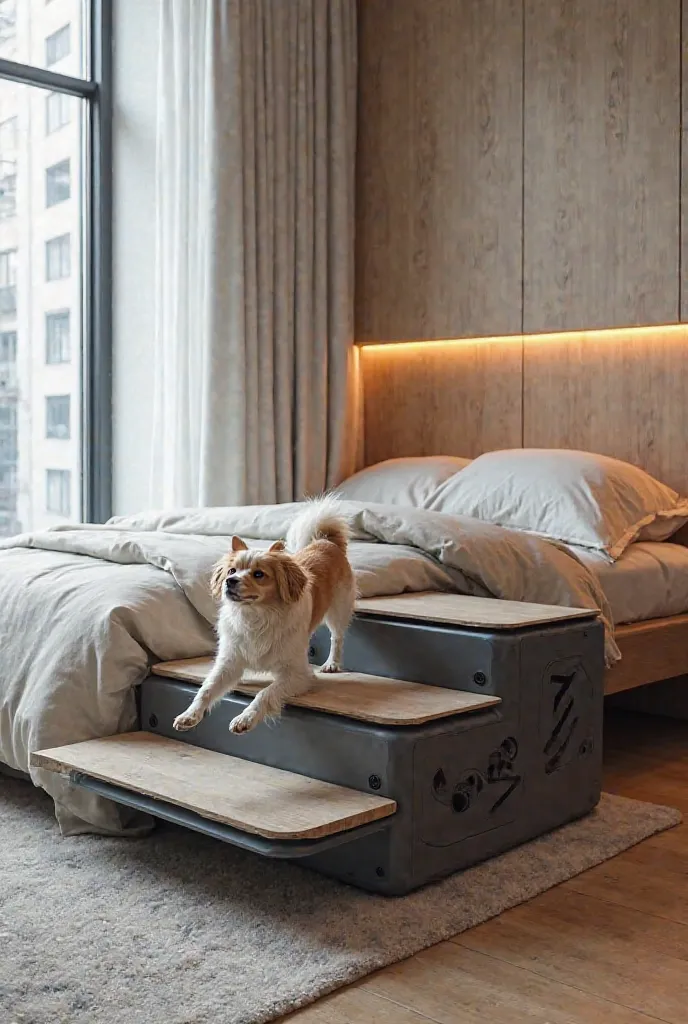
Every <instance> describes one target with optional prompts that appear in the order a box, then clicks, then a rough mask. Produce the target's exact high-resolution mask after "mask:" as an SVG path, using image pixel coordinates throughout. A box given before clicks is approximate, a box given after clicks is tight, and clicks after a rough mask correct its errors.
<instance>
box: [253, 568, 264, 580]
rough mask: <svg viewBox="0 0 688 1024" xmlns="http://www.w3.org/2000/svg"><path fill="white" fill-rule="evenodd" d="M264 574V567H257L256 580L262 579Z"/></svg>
mask: <svg viewBox="0 0 688 1024" xmlns="http://www.w3.org/2000/svg"><path fill="white" fill-rule="evenodd" d="M264 575H265V573H264V572H263V570H262V569H256V571H255V572H254V574H253V578H254V580H262V578H263V576H264Z"/></svg>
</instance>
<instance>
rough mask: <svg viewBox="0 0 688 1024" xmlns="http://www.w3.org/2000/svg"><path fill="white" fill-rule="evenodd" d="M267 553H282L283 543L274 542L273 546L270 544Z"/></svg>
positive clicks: (281, 541) (279, 541)
mask: <svg viewBox="0 0 688 1024" xmlns="http://www.w3.org/2000/svg"><path fill="white" fill-rule="evenodd" d="M268 551H284V541H283V540H276V541H275V543H274V544H271V545H270V547H269V548H268Z"/></svg>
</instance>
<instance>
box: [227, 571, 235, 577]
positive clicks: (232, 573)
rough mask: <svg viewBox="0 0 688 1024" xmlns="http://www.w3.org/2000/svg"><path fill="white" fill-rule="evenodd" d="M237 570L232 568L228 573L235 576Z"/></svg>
mask: <svg viewBox="0 0 688 1024" xmlns="http://www.w3.org/2000/svg"><path fill="white" fill-rule="evenodd" d="M235 572H236V569H230V570H229V572H228V573H227V575H228V576H233V575H234V573H235Z"/></svg>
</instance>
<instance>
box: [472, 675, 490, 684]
mask: <svg viewBox="0 0 688 1024" xmlns="http://www.w3.org/2000/svg"><path fill="white" fill-rule="evenodd" d="M473 682H474V683H475V685H476V686H484V685H485V683H486V682H487V676H486V675H485V673H484V672H476V673H475V675H474V676H473Z"/></svg>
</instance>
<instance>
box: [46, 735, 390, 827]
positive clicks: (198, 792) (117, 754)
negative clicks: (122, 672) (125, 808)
mask: <svg viewBox="0 0 688 1024" xmlns="http://www.w3.org/2000/svg"><path fill="white" fill-rule="evenodd" d="M31 764H32V765H33V766H34V767H36V768H44V769H47V770H48V771H53V772H59V773H61V774H69V773H71V772H81V773H83V774H85V775H88V776H90V777H92V778H95V779H100V780H102V781H104V782H108V783H111V784H112V785H114V786H118V787H121V788H124V789H127V790H130V791H132V792H134V793H141V794H144V795H145V796H149V797H153V798H154V799H155V800H162V801H165V802H167V803H170V804H174V805H176V806H178V807H183V808H185V809H186V810H190V811H193V812H194V813H195V814H198V815H200V816H201V817H203V818H209V819H210V820H212V821H219V822H222V823H223V824H226V825H230V826H232V827H233V828H236V829H239V830H240V831H242V832H248V833H250V834H252V835H257V836H263V837H265V838H267V839H279V840H302V839H318V838H321V837H323V836H330V835H333V834H335V833H337V832H344V831H348V830H350V829H354V828H357V827H358V826H360V825H364V824H367V823H369V822H372V821H377V820H379V819H380V818H385V817H388V816H389V815H391V814H394V812H395V811H396V806H397V805H396V803H395V801H394V800H388V799H387V798H386V797H379V796H375V795H373V794H370V793H361V792H359V791H358V790H355V789H347V788H346V787H345V786H334V785H332V784H331V783H329V782H320V781H319V780H318V779H309V778H307V777H306V776H304V775H296V774H294V773H293V772H287V771H283V770H282V769H280V768H270V767H268V766H267V765H263V764H256V763H255V762H253V761H244V760H242V758H239V757H232V756H230V755H229V754H218V753H216V752H215V751H213V750H204V749H203V748H202V747H194V746H191V745H190V744H188V743H182V742H180V741H179V740H170V739H166V738H165V737H163V736H156V735H153V734H152V733H148V732H133V733H124V734H122V735H119V736H107V737H105V738H103V739H97V740H85V741H84V742H82V743H72V744H70V745H69V746H64V747H55V748H54V749H52V750H39V751H35V752H34V753H33V754H32V755H31Z"/></svg>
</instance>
